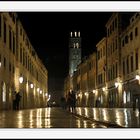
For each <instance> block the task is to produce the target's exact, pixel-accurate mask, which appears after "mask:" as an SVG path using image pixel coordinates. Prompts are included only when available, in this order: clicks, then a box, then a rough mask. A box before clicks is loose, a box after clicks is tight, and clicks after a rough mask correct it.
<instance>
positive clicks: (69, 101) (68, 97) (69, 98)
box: [67, 91, 72, 111]
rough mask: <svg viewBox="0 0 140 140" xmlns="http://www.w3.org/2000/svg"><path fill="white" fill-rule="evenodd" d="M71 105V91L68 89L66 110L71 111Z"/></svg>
mask: <svg viewBox="0 0 140 140" xmlns="http://www.w3.org/2000/svg"><path fill="white" fill-rule="evenodd" d="M71 106H72V98H71V93H70V91H69V93H68V95H67V107H68V111H71Z"/></svg>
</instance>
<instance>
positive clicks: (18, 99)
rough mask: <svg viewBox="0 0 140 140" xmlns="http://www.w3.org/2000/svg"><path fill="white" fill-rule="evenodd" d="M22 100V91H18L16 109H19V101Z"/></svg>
mask: <svg viewBox="0 0 140 140" xmlns="http://www.w3.org/2000/svg"><path fill="white" fill-rule="evenodd" d="M20 100H21V95H20V93H19V92H18V93H17V94H16V100H15V102H16V110H19V103H20Z"/></svg>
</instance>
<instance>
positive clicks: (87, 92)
mask: <svg viewBox="0 0 140 140" xmlns="http://www.w3.org/2000/svg"><path fill="white" fill-rule="evenodd" d="M73 85H74V88H73V90H74V91H75V92H76V95H77V106H87V107H89V106H90V107H91V106H92V107H93V106H95V104H94V103H95V96H96V95H95V94H96V93H95V88H96V54H95V53H93V54H91V55H90V56H89V57H88V58H85V59H84V60H83V61H82V63H81V64H80V65H78V67H77V71H76V72H75V73H74V75H73Z"/></svg>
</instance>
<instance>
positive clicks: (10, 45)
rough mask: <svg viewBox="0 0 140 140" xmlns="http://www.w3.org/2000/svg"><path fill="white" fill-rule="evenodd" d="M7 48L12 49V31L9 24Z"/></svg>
mask: <svg viewBox="0 0 140 140" xmlns="http://www.w3.org/2000/svg"><path fill="white" fill-rule="evenodd" d="M9 49H10V50H12V33H11V27H10V26H9Z"/></svg>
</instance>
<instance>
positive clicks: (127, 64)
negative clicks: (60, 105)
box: [126, 57, 129, 74]
mask: <svg viewBox="0 0 140 140" xmlns="http://www.w3.org/2000/svg"><path fill="white" fill-rule="evenodd" d="M126 66H127V74H128V73H129V57H127V60H126Z"/></svg>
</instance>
